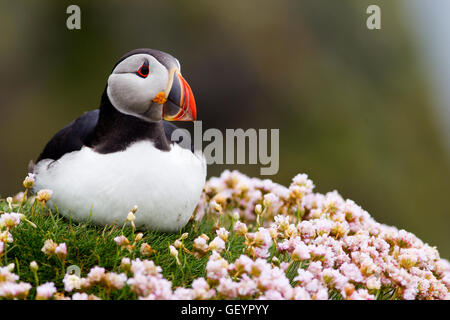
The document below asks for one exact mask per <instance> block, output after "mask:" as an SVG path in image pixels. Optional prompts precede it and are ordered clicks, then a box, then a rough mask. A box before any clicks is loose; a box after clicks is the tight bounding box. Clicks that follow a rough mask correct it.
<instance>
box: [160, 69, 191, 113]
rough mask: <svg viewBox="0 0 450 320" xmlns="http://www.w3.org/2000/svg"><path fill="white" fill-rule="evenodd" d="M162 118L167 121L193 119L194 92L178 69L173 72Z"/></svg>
mask: <svg viewBox="0 0 450 320" xmlns="http://www.w3.org/2000/svg"><path fill="white" fill-rule="evenodd" d="M163 119H164V120H167V121H195V120H196V119H197V107H196V105H195V99H194V94H193V93H192V90H191V87H190V86H189V84H188V83H187V81H186V80H184V78H183V77H182V76H181V74H180V72H179V71H178V70H175V71H174V72H173V81H172V87H171V89H170V92H169V95H168V97H167V101H166V102H165V103H164V105H163Z"/></svg>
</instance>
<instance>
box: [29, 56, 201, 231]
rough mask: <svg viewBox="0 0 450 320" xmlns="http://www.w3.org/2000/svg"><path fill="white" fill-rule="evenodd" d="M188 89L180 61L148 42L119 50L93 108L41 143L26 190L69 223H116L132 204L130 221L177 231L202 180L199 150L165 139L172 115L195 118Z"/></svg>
mask: <svg viewBox="0 0 450 320" xmlns="http://www.w3.org/2000/svg"><path fill="white" fill-rule="evenodd" d="M196 117H197V109H196V103H195V99H194V95H193V92H192V90H191V88H190V86H189V84H188V83H187V81H186V80H185V79H184V78H183V76H182V75H181V66H180V63H179V61H178V60H177V59H176V58H174V57H173V56H172V55H170V54H168V53H165V52H162V51H159V50H154V49H147V48H143V49H136V50H133V51H130V52H128V53H127V54H125V55H124V56H122V57H121V58H120V59H119V60H118V61H117V63H116V64H115V66H114V67H113V70H112V73H111V74H110V75H109V77H108V80H107V84H106V87H105V90H104V91H103V94H102V96H101V101H100V107H99V108H98V109H96V110H93V111H90V112H86V113H84V114H83V115H81V116H80V117H79V118H77V119H76V120H74V121H73V122H71V123H70V124H68V125H67V126H66V127H64V128H63V129H61V130H60V131H59V132H58V133H56V135H55V136H54V137H53V138H52V139H51V140H50V141H49V142H48V143H47V145H46V146H45V148H44V150H43V151H42V153H41V154H40V156H39V157H38V159H37V161H36V163H34V162H32V163H31V164H30V167H29V173H32V174H34V179H35V184H34V189H33V191H35V192H36V191H38V190H42V189H49V190H52V191H53V193H52V197H51V199H50V201H49V202H48V205H49V207H50V208H52V209H53V210H57V211H58V212H60V213H61V214H62V215H64V216H66V217H70V219H72V220H73V221H75V222H82V221H87V220H89V221H92V222H93V223H94V224H97V225H112V224H119V225H120V224H123V223H124V222H125V221H126V218H127V216H128V213H129V212H130V210H131V209H132V208H135V206H137V208H138V211H137V212H136V214H135V220H134V224H135V226H136V228H139V229H146V230H155V231H162V232H176V231H178V230H180V229H182V228H183V227H184V226H186V224H187V223H188V222H189V220H190V218H191V217H192V214H193V212H194V210H195V208H196V206H197V204H198V202H199V200H200V197H201V193H202V190H203V187H204V184H205V180H206V160H205V158H204V156H203V154H202V153H201V151H194V150H193V149H192V148H191V149H187V148H185V147H183V146H181V145H180V142H181V141H177V142H175V143H174V142H172V140H171V136H172V133H173V132H174V131H175V130H176V129H177V127H176V126H175V125H174V124H173V123H172V121H195V120H196Z"/></svg>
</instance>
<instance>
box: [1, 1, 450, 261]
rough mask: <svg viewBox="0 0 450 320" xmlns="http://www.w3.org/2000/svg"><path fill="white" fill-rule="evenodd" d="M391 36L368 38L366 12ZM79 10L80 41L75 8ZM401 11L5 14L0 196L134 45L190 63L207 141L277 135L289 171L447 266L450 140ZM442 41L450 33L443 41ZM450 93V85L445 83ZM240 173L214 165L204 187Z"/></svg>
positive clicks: (92, 9) (389, 7)
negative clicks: (412, 238)
mask: <svg viewBox="0 0 450 320" xmlns="http://www.w3.org/2000/svg"><path fill="white" fill-rule="evenodd" d="M374 3H376V4H378V5H380V7H381V8H382V29H381V30H377V31H370V30H368V29H367V28H366V19H367V14H366V8H367V7H368V5H369V4H374ZM70 4H78V5H79V6H80V7H81V12H82V15H81V20H82V21H81V25H82V29H81V30H79V31H70V30H68V29H67V28H66V19H67V16H68V15H67V14H66V8H67V6H68V5H70ZM404 10H405V5H404V3H403V4H401V3H400V1H375V0H373V1H365V0H340V1H335V0H281V1H274V0H272V1H266V0H259V1H235V0H231V1H211V0H190V1H182V0H178V1H132V0H128V1H117V0H116V1H95V2H94V1H76V2H74V1H20V0H18V1H4V0H2V1H1V2H0V98H1V100H0V105H1V107H0V181H1V182H0V194H1V195H2V196H3V197H5V196H8V195H12V194H14V193H16V192H18V191H20V189H21V181H22V178H23V177H24V175H25V174H26V169H27V163H28V161H29V160H30V159H36V157H37V156H38V154H39V153H40V151H41V150H42V148H43V147H44V145H45V143H46V142H47V141H48V140H49V139H50V138H51V137H52V135H53V134H54V133H56V132H57V131H58V130H59V129H61V128H62V127H63V126H64V125H66V124H67V123H69V122H70V121H72V120H73V119H74V118H76V117H77V116H79V115H80V114H81V113H82V112H84V111H87V110H92V109H94V108H96V107H97V106H98V102H99V100H100V96H101V93H102V91H103V89H104V87H105V83H106V80H107V77H108V75H109V73H110V71H111V68H112V66H113V65H114V63H115V61H116V60H117V59H118V58H119V57H120V56H121V55H122V54H124V53H125V52H127V51H129V50H131V49H134V48H139V47H149V48H155V49H160V50H163V51H166V52H169V53H172V54H173V55H174V56H175V57H177V58H178V59H179V60H180V61H181V64H182V71H183V75H184V76H185V78H186V79H187V80H188V81H189V83H190V85H191V87H192V89H193V91H194V93H195V96H196V100H197V107H198V115H199V119H200V120H203V127H204V129H206V128H208V127H215V128H222V129H224V128H244V129H245V128H280V171H279V174H278V175H276V176H273V177H271V178H272V179H273V180H274V181H276V182H280V183H282V184H285V185H287V184H289V182H290V179H291V178H292V177H293V176H294V175H295V174H296V173H299V172H304V173H308V175H309V176H310V177H311V178H312V179H313V180H314V182H315V184H316V186H317V190H318V191H320V192H327V191H331V190H334V189H337V190H338V191H339V192H340V193H341V194H342V195H343V196H344V197H345V198H350V199H353V200H355V201H356V202H357V203H358V204H360V205H361V206H363V207H364V208H365V209H366V210H368V211H369V212H370V213H371V214H372V216H374V217H375V219H377V220H378V221H380V222H383V223H386V224H390V225H395V226H397V227H398V228H405V229H407V230H408V231H411V232H413V233H415V234H416V235H418V236H419V237H420V238H422V239H423V240H424V241H425V242H428V243H430V244H431V245H434V246H437V247H438V248H439V249H440V252H441V255H442V256H443V257H447V258H448V257H450V235H449V232H448V231H449V225H450V212H449V210H450V209H449V205H448V204H447V203H446V200H447V198H448V196H449V191H450V162H449V157H448V154H449V153H448V150H447V148H448V140H447V139H446V138H445V135H444V134H443V132H442V130H441V129H440V126H439V125H438V124H437V122H438V121H436V119H438V118H439V115H438V116H436V112H437V111H436V108H434V106H433V105H434V99H433V93H432V92H433V91H432V88H431V84H430V83H429V81H428V80H427V79H428V77H427V66H426V63H424V61H423V60H424V57H423V55H422V54H420V52H419V50H418V46H417V45H416V44H415V42H414V39H415V37H416V35H415V34H414V32H413V30H412V29H411V28H410V26H409V24H408V23H407V22H406V16H405V14H404ZM443 32H445V30H443ZM447 86H448V84H447ZM225 168H235V169H238V170H241V171H243V172H245V173H247V174H249V175H251V176H258V174H259V167H258V166H247V167H246V166H238V165H236V166H218V165H216V166H210V168H209V176H211V175H217V174H219V173H220V172H221V171H223V170H224V169H225Z"/></svg>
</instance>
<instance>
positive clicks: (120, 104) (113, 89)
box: [107, 74, 150, 115]
mask: <svg viewBox="0 0 450 320" xmlns="http://www.w3.org/2000/svg"><path fill="white" fill-rule="evenodd" d="M130 76H131V77H130ZM133 77H134V76H133V75H125V74H122V75H114V74H113V75H111V76H110V77H109V79H108V89H107V93H108V97H109V99H110V101H111V103H112V104H113V106H114V107H116V108H117V109H118V110H119V111H121V112H123V113H125V114H129V115H140V114H143V113H146V112H147V111H148V109H149V107H150V104H149V98H148V97H145V96H144V95H143V92H145V90H144V88H142V87H143V86H142V83H139V82H138V81H136V79H134V78H133ZM127 78H128V79H127Z"/></svg>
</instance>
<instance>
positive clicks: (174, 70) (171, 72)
mask: <svg viewBox="0 0 450 320" xmlns="http://www.w3.org/2000/svg"><path fill="white" fill-rule="evenodd" d="M177 72H178V69H177V68H172V69H170V70H169V81H168V82H167V87H166V90H165V91H164V93H165V94H166V97H168V96H169V94H170V90H172V85H173V79H174V78H175V74H176V73H177Z"/></svg>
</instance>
